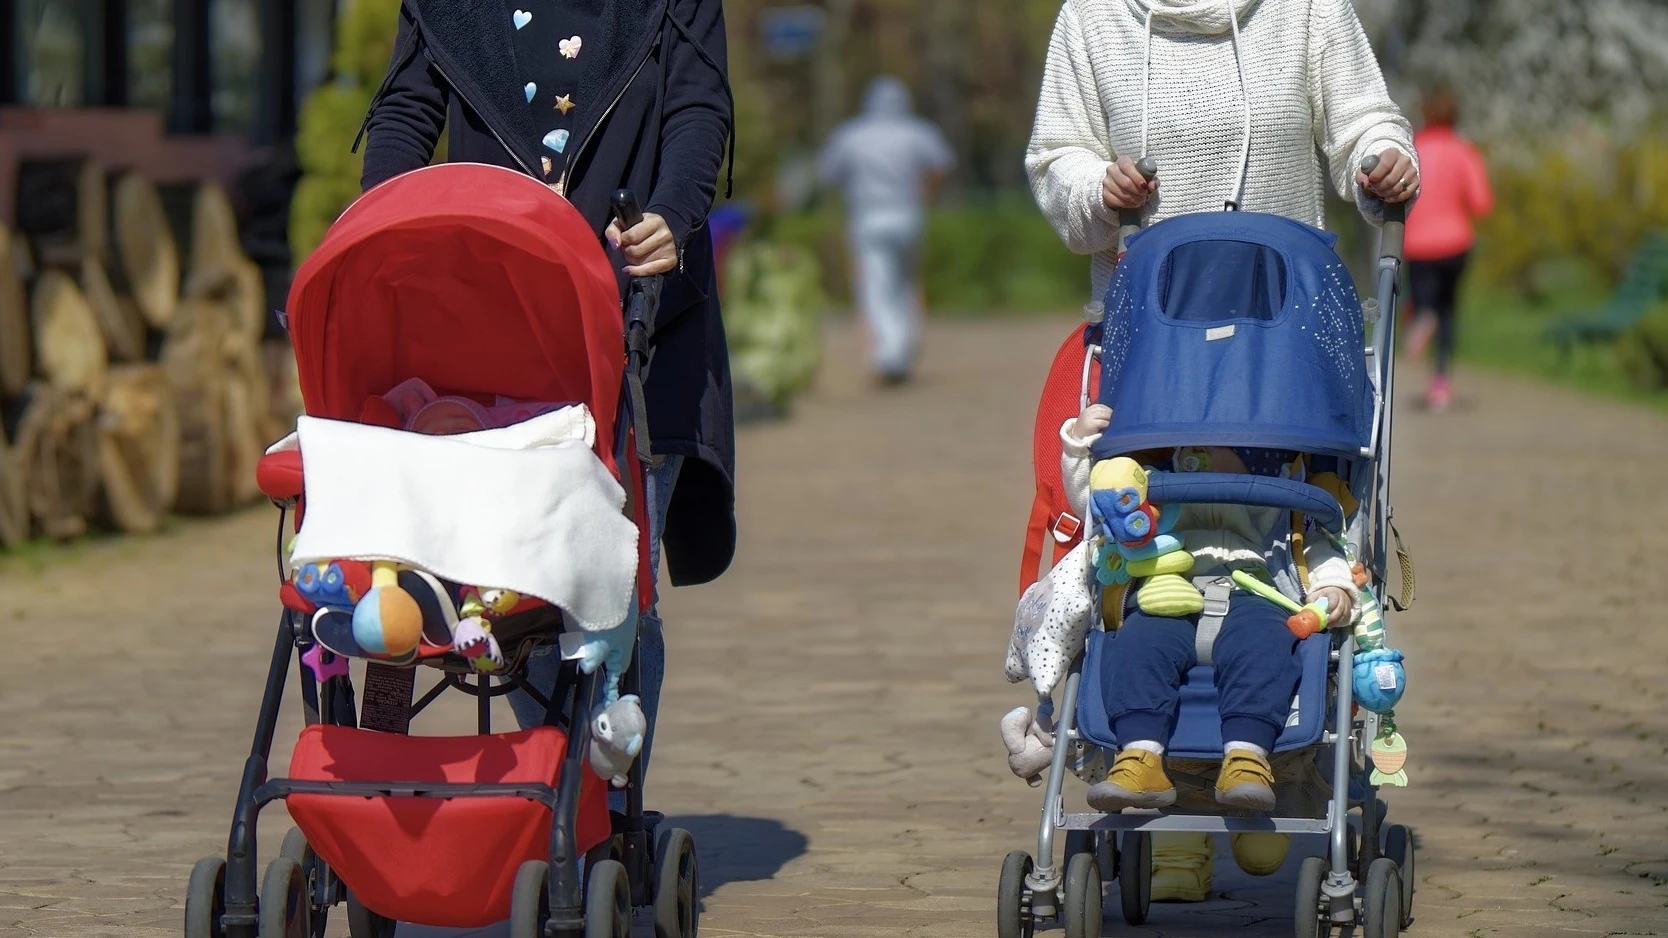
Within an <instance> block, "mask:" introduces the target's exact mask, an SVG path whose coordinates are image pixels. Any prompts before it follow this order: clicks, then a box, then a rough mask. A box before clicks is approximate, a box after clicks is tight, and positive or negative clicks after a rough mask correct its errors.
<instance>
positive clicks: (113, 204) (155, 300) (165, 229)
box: [110, 172, 180, 329]
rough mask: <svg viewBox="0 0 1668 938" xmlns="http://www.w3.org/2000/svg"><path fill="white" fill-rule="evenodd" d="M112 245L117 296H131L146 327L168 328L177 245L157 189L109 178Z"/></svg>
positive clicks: (175, 300) (141, 181)
mask: <svg viewBox="0 0 1668 938" xmlns="http://www.w3.org/2000/svg"><path fill="white" fill-rule="evenodd" d="M110 243H111V246H112V247H113V248H114V253H115V261H114V263H113V264H112V265H111V270H112V280H113V281H115V282H116V286H117V291H118V292H120V293H126V294H129V295H131V296H132V297H133V299H134V302H135V303H136V304H137V305H138V307H139V312H140V314H141V315H142V316H143V317H144V320H145V324H146V325H147V326H149V327H150V328H152V329H165V328H167V326H168V323H169V322H170V321H171V320H172V319H173V318H174V310H175V308H176V307H177V306H178V305H179V292H180V254H179V246H178V245H177V244H175V243H174V231H173V228H172V227H171V226H170V224H169V221H168V215H167V213H166V211H164V209H163V207H162V198H161V196H160V195H159V194H158V193H157V188H156V186H155V185H153V184H152V183H151V181H150V180H149V179H147V178H145V177H144V176H142V175H140V174H139V173H136V172H124V173H118V174H114V175H112V176H111V177H110Z"/></svg>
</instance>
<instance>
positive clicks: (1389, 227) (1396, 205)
mask: <svg viewBox="0 0 1668 938" xmlns="http://www.w3.org/2000/svg"><path fill="white" fill-rule="evenodd" d="M1377 168H1378V154H1376V153H1369V154H1367V155H1366V156H1365V157H1363V158H1362V159H1361V171H1362V172H1363V173H1367V174H1368V175H1371V174H1372V171H1373V170H1375V169H1377ZM1369 195H1370V194H1369ZM1371 197H1372V198H1373V199H1374V201H1377V202H1378V203H1379V205H1380V206H1382V207H1383V209H1384V229H1383V233H1382V234H1380V235H1379V256H1380V257H1390V258H1395V259H1396V260H1397V261H1400V260H1401V259H1402V238H1403V236H1404V234H1405V233H1406V230H1407V203H1406V202H1386V201H1384V200H1383V199H1380V198H1378V197H1377V196H1371Z"/></svg>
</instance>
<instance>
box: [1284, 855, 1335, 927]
mask: <svg viewBox="0 0 1668 938" xmlns="http://www.w3.org/2000/svg"><path fill="white" fill-rule="evenodd" d="M1326 870H1327V866H1326V860H1324V859H1322V858H1321V857H1306V858H1305V859H1304V860H1303V865H1302V866H1300V867H1298V868H1297V905H1296V911H1295V912H1294V913H1293V915H1292V919H1293V925H1294V926H1295V928H1294V930H1293V932H1292V933H1293V934H1294V935H1296V936H1297V938H1326V936H1327V934H1328V933H1329V932H1330V931H1331V928H1332V925H1331V921H1332V920H1331V918H1330V916H1329V915H1327V914H1324V913H1323V912H1322V911H1321V884H1322V883H1324V882H1325V881H1326Z"/></svg>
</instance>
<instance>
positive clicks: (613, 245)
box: [608, 241, 620, 251]
mask: <svg viewBox="0 0 1668 938" xmlns="http://www.w3.org/2000/svg"><path fill="white" fill-rule="evenodd" d="M608 246H609V247H611V248H613V249H614V250H616V251H618V250H619V249H620V242H618V241H610V242H608Z"/></svg>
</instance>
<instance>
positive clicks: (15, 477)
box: [0, 428, 29, 550]
mask: <svg viewBox="0 0 1668 938" xmlns="http://www.w3.org/2000/svg"><path fill="white" fill-rule="evenodd" d="M27 484H28V483H27V482H26V480H25V479H24V477H23V463H22V461H21V460H19V459H18V458H17V455H16V453H15V452H14V450H13V449H12V447H11V446H10V445H9V444H8V443H7V442H6V432H5V430H4V428H0V550H8V549H10V548H13V547H16V546H17V545H19V544H21V543H23V542H24V541H25V540H28V538H29V504H28V502H27V501H26V500H25V497H24V489H25V488H26V486H27Z"/></svg>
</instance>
